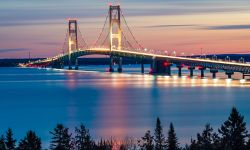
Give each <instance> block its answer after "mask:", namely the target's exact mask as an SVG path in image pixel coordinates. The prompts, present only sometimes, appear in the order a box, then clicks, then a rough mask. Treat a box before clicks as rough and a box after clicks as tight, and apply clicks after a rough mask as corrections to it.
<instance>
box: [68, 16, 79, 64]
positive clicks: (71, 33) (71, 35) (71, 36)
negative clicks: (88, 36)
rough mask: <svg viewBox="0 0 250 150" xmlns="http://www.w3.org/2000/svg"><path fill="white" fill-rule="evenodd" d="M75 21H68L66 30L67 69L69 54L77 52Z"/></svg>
mask: <svg viewBox="0 0 250 150" xmlns="http://www.w3.org/2000/svg"><path fill="white" fill-rule="evenodd" d="M77 29H78V27H77V20H76V19H69V30H68V44H69V46H68V54H69V58H68V59H69V69H72V67H71V61H72V60H71V57H72V56H71V53H72V51H73V50H78V39H77V32H78V31H77ZM75 65H76V68H78V63H77V61H76V64H75Z"/></svg>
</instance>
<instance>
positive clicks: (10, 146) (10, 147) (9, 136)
mask: <svg viewBox="0 0 250 150" xmlns="http://www.w3.org/2000/svg"><path fill="white" fill-rule="evenodd" d="M5 145H6V148H7V150H14V149H15V147H16V140H15V139H14V138H13V132H12V130H11V129H10V128H9V129H8V130H7V132H6V139H5Z"/></svg>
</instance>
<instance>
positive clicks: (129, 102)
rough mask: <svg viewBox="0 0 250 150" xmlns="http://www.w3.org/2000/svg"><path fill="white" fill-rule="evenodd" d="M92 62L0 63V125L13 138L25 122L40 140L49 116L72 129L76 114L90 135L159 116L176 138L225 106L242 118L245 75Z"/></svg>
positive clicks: (127, 131)
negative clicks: (114, 67)
mask: <svg viewBox="0 0 250 150" xmlns="http://www.w3.org/2000/svg"><path fill="white" fill-rule="evenodd" d="M85 69H86V68H85ZM92 69H93V68H90V69H89V70H91V71H62V70H51V69H24V68H1V69H0V91H1V98H0V102H1V103H0V113H1V114H3V118H2V119H3V120H4V121H2V122H1V124H0V133H3V132H4V131H5V130H6V129H7V128H8V127H12V128H13V129H14V132H15V135H16V137H18V138H21V137H23V135H24V134H25V132H26V131H27V130H29V129H32V130H35V131H37V133H38V134H39V135H40V136H41V137H42V139H43V141H44V142H45V145H46V146H47V145H48V142H49V139H50V135H49V131H50V130H52V129H53V128H54V127H55V125H56V123H63V124H65V125H66V126H68V127H70V128H71V130H73V129H74V128H73V127H74V126H77V125H79V123H80V122H83V123H84V124H85V125H86V126H87V127H88V128H90V131H91V134H92V135H93V136H94V137H95V138H101V137H104V138H109V137H111V136H113V137H116V138H123V137H125V136H134V137H141V136H143V135H144V133H145V132H146V130H148V129H151V130H152V132H153V127H154V125H155V120H156V117H158V116H159V117H160V118H161V120H162V122H163V126H164V128H165V131H164V132H165V134H166V133H167V128H168V126H169V123H170V122H173V123H174V125H175V128H176V131H177V135H178V137H179V139H180V142H181V144H184V143H187V142H189V141H190V138H191V137H194V136H195V135H196V133H197V132H199V131H201V129H203V126H204V125H205V124H206V123H207V122H210V123H211V124H212V126H214V128H215V130H216V129H217V128H218V127H219V126H220V124H221V123H222V122H224V120H226V119H227V117H228V114H229V112H230V109H231V107H233V106H237V107H238V109H239V111H240V112H241V113H242V114H243V115H245V119H246V120H247V121H249V119H248V118H249V115H250V109H249V105H250V101H249V97H250V93H249V90H250V84H249V81H244V80H226V79H211V78H206V79H199V78H198V77H195V78H192V79H190V78H189V77H188V76H187V75H186V74H185V71H184V77H182V78H178V77H177V76H176V75H174V76H172V77H168V76H152V75H147V74H145V75H141V74H135V71H134V70H133V71H131V72H129V73H124V74H118V73H113V74H110V73H106V72H96V71H93V70H94V69H93V70H92ZM98 69H100V68H97V70H98ZM103 70H104V69H103ZM248 127H249V126H248Z"/></svg>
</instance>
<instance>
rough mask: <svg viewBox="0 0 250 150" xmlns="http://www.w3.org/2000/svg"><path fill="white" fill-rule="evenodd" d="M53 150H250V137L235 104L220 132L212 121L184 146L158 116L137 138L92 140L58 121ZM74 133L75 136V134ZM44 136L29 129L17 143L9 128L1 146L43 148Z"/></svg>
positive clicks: (13, 149) (8, 149) (7, 149)
mask: <svg viewBox="0 0 250 150" xmlns="http://www.w3.org/2000/svg"><path fill="white" fill-rule="evenodd" d="M50 134H51V141H50V147H49V149H50V150H250V138H249V134H248V131H247V129H246V122H245V121H244V117H243V116H242V115H241V114H240V113H239V112H238V111H237V109H236V108H235V107H234V108H232V110H231V113H230V115H229V117H228V119H227V120H226V121H225V122H224V123H223V124H222V125H221V127H220V128H219V129H218V132H216V131H214V129H213V128H212V127H211V125H210V124H206V125H205V128H204V130H203V131H202V132H201V133H198V134H197V136H196V138H195V139H191V144H190V145H186V146H185V147H183V148H181V147H180V145H179V142H178V138H177V135H176V133H175V128H174V125H173V123H170V125H169V129H168V131H167V132H166V136H165V134H164V131H163V127H162V124H161V121H160V119H159V118H157V120H156V126H155V129H154V133H151V131H150V130H148V131H146V133H145V135H144V136H143V137H141V138H140V139H139V140H138V139H133V138H125V139H124V140H119V141H118V140H115V139H113V138H110V139H101V140H98V141H95V140H93V138H92V137H91V135H90V132H89V130H88V129H87V128H86V127H85V126H84V125H83V124H81V125H80V126H79V127H76V128H75V132H74V133H70V132H69V128H67V127H65V126H64V125H62V124H58V125H57V126H56V127H55V128H54V129H53V130H52V131H50ZM73 135H74V136H73ZM41 149H42V147H41V139H40V138H39V137H38V136H37V135H36V133H35V132H34V131H28V132H27V134H26V135H25V137H24V138H23V139H21V140H20V141H19V143H17V140H16V139H15V138H14V137H13V132H12V130H11V129H10V128H9V129H8V130H7V131H6V134H4V135H2V136H0V150H41Z"/></svg>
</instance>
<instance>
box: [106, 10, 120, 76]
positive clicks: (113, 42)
mask: <svg viewBox="0 0 250 150" xmlns="http://www.w3.org/2000/svg"><path fill="white" fill-rule="evenodd" d="M109 38H110V43H109V44H110V45H109V46H110V51H111V54H110V68H109V71H110V72H114V66H113V56H112V50H113V49H117V50H121V49H122V28H121V8H120V5H116V6H113V5H110V6H109ZM118 62H119V67H118V72H122V58H119V61H118Z"/></svg>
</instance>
